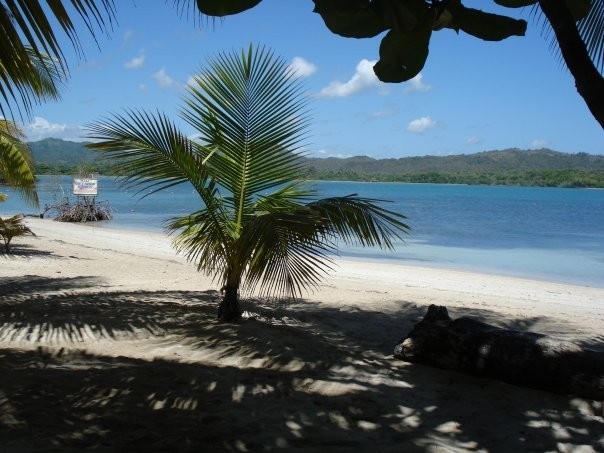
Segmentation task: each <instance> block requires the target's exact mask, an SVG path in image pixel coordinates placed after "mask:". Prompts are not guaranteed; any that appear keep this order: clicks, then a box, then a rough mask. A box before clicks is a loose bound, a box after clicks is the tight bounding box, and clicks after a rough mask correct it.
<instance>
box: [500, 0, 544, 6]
mask: <svg viewBox="0 0 604 453" xmlns="http://www.w3.org/2000/svg"><path fill="white" fill-rule="evenodd" d="M493 1H494V2H495V3H497V4H498V5H501V6H505V7H506V8H522V7H523V6H529V5H534V4H535V3H537V0H493Z"/></svg>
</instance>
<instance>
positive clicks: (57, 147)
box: [28, 138, 98, 165]
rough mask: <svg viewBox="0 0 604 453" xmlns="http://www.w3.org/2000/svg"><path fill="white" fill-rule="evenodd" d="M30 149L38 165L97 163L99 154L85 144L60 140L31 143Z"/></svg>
mask: <svg viewBox="0 0 604 453" xmlns="http://www.w3.org/2000/svg"><path fill="white" fill-rule="evenodd" d="M28 145H29V149H30V150H31V153H32V155H33V157H34V162H35V163H37V164H49V165H78V164H87V163H91V162H95V161H96V159H97V157H98V153H95V152H94V151H90V150H89V149H88V148H86V143H84V142H70V141H67V140H61V139H58V138H45V139H44V140H40V141H38V142H29V143H28Z"/></svg>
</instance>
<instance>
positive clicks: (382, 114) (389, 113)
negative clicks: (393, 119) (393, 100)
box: [370, 110, 396, 118]
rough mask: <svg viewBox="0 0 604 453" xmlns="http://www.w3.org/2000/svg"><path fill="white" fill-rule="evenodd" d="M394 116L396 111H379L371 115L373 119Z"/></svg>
mask: <svg viewBox="0 0 604 453" xmlns="http://www.w3.org/2000/svg"><path fill="white" fill-rule="evenodd" d="M392 115H396V110H378V111H377V112H371V113H370V116H371V117H372V118H384V117H387V116H392Z"/></svg>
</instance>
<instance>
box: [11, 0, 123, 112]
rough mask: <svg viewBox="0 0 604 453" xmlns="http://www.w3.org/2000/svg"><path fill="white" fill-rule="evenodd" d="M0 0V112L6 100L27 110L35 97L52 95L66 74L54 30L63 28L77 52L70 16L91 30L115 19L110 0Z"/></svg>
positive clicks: (108, 23)
mask: <svg viewBox="0 0 604 453" xmlns="http://www.w3.org/2000/svg"><path fill="white" fill-rule="evenodd" d="M45 3H46V4H45V5H44V4H42V2H40V1H38V0H0V22H1V23H2V26H1V27H0V48H1V49H2V52H0V115H3V116H5V117H6V116H7V115H9V114H14V111H13V110H14V109H13V108H11V105H12V106H13V107H14V108H16V109H17V110H18V111H20V108H19V106H21V107H22V108H23V109H24V110H25V112H26V113H28V114H29V113H30V112H31V109H32V106H33V105H34V104H35V103H36V102H39V101H44V100H47V99H49V98H50V99H52V98H56V97H57V95H58V89H57V82H58V81H60V80H63V79H64V76H65V75H66V74H67V65H66V63H65V61H66V60H65V58H64V52H63V49H61V46H60V45H59V40H58V37H57V32H58V31H59V30H62V31H63V32H64V33H65V34H66V35H67V36H68V37H69V40H70V41H71V43H72V44H73V46H74V48H75V50H76V52H77V53H78V54H79V55H81V48H80V44H79V40H78V30H77V29H76V25H75V24H74V18H75V17H78V18H79V19H80V20H82V21H83V24H82V25H83V27H84V28H86V29H87V30H88V31H89V32H90V33H92V34H93V36H94V33H95V30H97V29H100V30H107V29H109V28H110V27H111V25H112V21H113V18H114V5H113V0H97V1H94V0H70V1H65V0H57V1H47V2H45Z"/></svg>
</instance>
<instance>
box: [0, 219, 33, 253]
mask: <svg viewBox="0 0 604 453" xmlns="http://www.w3.org/2000/svg"><path fill="white" fill-rule="evenodd" d="M20 236H35V234H34V232H33V231H31V230H30V229H29V227H28V226H27V225H25V222H24V221H23V216H22V215H15V216H12V217H9V218H7V219H3V218H2V217H0V237H1V238H2V240H3V241H4V252H5V253H10V252H11V248H10V243H11V241H12V240H13V238H16V237H20Z"/></svg>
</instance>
